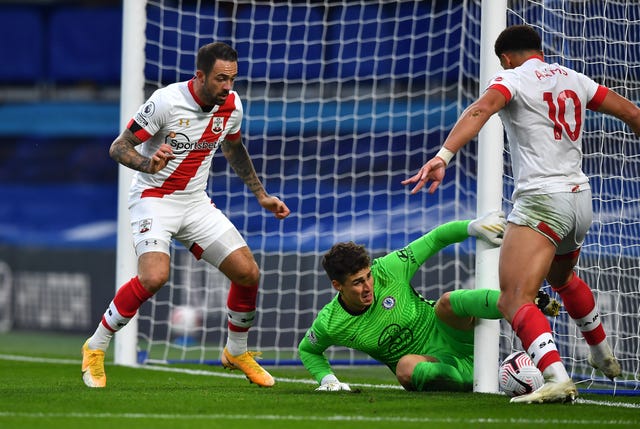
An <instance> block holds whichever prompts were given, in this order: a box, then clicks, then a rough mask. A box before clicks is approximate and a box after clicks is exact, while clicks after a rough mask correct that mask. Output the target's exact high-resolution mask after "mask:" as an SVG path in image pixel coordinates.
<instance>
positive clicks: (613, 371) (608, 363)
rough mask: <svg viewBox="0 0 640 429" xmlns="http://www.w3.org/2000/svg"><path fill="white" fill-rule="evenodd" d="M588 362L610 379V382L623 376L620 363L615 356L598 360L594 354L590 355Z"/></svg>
mask: <svg viewBox="0 0 640 429" xmlns="http://www.w3.org/2000/svg"><path fill="white" fill-rule="evenodd" d="M587 360H588V362H589V365H591V366H592V367H594V368H595V369H599V370H600V371H602V373H603V374H604V375H606V376H607V377H609V379H610V380H613V379H614V378H616V377H617V376H619V375H620V374H622V368H620V363H619V362H618V359H616V357H615V356H614V355H613V354H611V355H609V356H604V357H602V358H601V359H596V358H595V356H594V355H593V354H592V353H589V357H588V358H587Z"/></svg>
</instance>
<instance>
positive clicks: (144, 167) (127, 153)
mask: <svg viewBox="0 0 640 429" xmlns="http://www.w3.org/2000/svg"><path fill="white" fill-rule="evenodd" d="M140 143H141V142H140V141H139V140H138V139H137V138H136V137H135V136H134V135H133V134H132V133H131V131H129V130H125V131H124V132H123V133H122V134H120V135H119V136H118V137H117V138H116V139H115V140H114V142H113V143H111V147H110V148H109V156H111V158H112V159H113V160H114V161H117V162H119V163H120V164H122V165H124V166H126V167H129V168H131V169H133V170H137V171H142V172H148V171H149V165H150V163H151V160H150V159H149V158H147V157H146V156H143V155H141V154H140V153H139V152H138V151H137V150H136V148H135V147H136V145H138V144H140Z"/></svg>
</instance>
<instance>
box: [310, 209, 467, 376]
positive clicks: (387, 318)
mask: <svg viewBox="0 0 640 429" xmlns="http://www.w3.org/2000/svg"><path fill="white" fill-rule="evenodd" d="M469 223H470V221H469V220H465V221H453V222H449V223H446V224H444V225H441V226H438V227H436V228H435V229H433V230H432V231H431V232H429V233H428V234H426V235H423V236H422V237H420V238H418V239H417V240H415V241H413V242H412V243H410V244H409V245H408V246H406V247H405V248H403V249H400V250H396V251H394V252H391V253H389V254H387V255H385V256H383V257H380V258H377V259H374V261H373V262H372V264H371V274H372V276H373V280H374V282H373V291H374V299H373V303H372V304H371V306H370V307H369V308H367V309H366V310H365V311H364V312H362V313H360V314H352V313H350V312H349V311H348V310H347V309H346V308H345V307H344V306H343V304H342V302H341V300H340V296H339V295H336V296H335V297H334V298H333V299H332V300H331V301H330V302H329V303H328V304H327V305H325V306H324V307H323V308H322V310H320V312H319V313H318V316H317V317H316V319H315V320H314V322H313V324H312V326H311V328H309V330H308V331H307V333H306V334H305V336H304V338H303V339H302V341H301V342H300V345H299V348H298V350H299V354H300V359H301V360H302V363H303V364H304V366H305V368H306V369H307V370H308V371H309V372H310V373H311V375H312V376H313V377H314V378H315V379H316V381H318V383H319V382H320V381H321V380H322V378H323V377H324V376H325V375H327V374H331V373H332V371H331V366H330V364H329V361H328V360H327V358H326V357H325V355H324V352H325V350H326V349H327V348H328V347H330V346H344V347H348V348H352V349H356V350H359V351H362V352H364V353H366V354H368V355H369V356H371V357H372V358H374V359H376V360H377V361H379V362H382V363H384V364H386V365H387V366H388V367H389V368H390V369H391V371H393V372H394V373H395V369H396V365H397V363H398V360H400V358H401V357H402V356H404V355H407V354H419V355H425V354H429V352H430V348H432V347H433V346H434V344H433V343H434V342H438V343H439V344H438V345H437V346H436V348H437V349H438V350H442V349H443V347H444V348H446V347H449V348H454V347H455V345H453V344H451V345H449V346H447V344H443V342H442V341H438V340H437V338H434V332H435V331H436V330H437V329H436V325H438V324H440V323H438V321H437V320H436V316H435V310H434V305H435V301H431V300H427V299H425V298H423V297H422V296H421V295H420V294H419V293H418V292H416V290H415V289H414V288H413V287H412V286H411V284H410V281H411V279H412V278H413V276H414V274H415V273H416V271H417V270H418V269H419V268H420V266H421V265H422V264H423V263H424V262H425V261H426V260H427V259H429V258H430V257H431V256H433V255H434V254H436V253H437V252H438V251H440V250H441V249H442V248H444V247H446V246H448V245H450V244H453V243H457V242H460V241H463V240H465V239H466V238H468V237H469V234H468V232H467V226H468V225H469ZM440 325H441V324H440ZM472 335H473V333H472V332H470V333H469V334H468V336H467V337H466V338H467V339H469V338H471V341H473V337H472ZM436 336H437V335H436ZM445 342H446V341H445ZM472 347H473V346H472V343H471V344H469V345H468V347H466V346H465V347H464V350H465V351H464V352H463V353H464V354H466V353H468V352H469V351H470V352H471V358H472V357H473V348H472ZM452 351H453V350H452ZM445 352H446V350H445Z"/></svg>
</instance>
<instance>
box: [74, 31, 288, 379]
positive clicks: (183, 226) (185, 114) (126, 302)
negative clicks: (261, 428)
mask: <svg viewBox="0 0 640 429" xmlns="http://www.w3.org/2000/svg"><path fill="white" fill-rule="evenodd" d="M196 67H197V70H196V72H195V76H194V77H193V78H192V79H190V80H188V81H184V82H179V83H174V84H172V85H169V86H167V87H165V88H161V89H158V90H157V91H155V92H154V93H153V94H152V95H151V97H150V98H149V99H148V100H147V102H146V103H144V104H143V105H142V106H141V107H140V108H139V109H138V111H137V113H136V114H135V115H134V117H133V119H131V120H130V121H129V124H128V125H127V127H126V129H125V130H124V131H123V132H122V133H121V134H120V135H119V136H118V137H117V138H116V139H115V140H114V142H113V143H112V145H111V148H110V150H109V154H110V155H111V157H112V158H113V159H114V160H115V161H117V162H119V163H120V164H122V165H125V166H127V167H129V168H132V169H134V170H136V173H135V175H134V178H133V181H132V184H131V190H130V194H129V210H130V215H131V230H132V233H133V244H134V246H135V251H136V254H137V257H138V273H137V276H135V277H133V278H132V279H131V280H130V281H128V282H127V283H125V284H124V285H122V286H121V287H120V288H119V289H118V291H117V293H116V294H115V297H114V298H113V301H111V303H110V304H109V307H108V308H107V310H106V312H105V313H104V316H103V317H102V320H101V321H100V323H99V324H98V327H97V329H96V331H95V333H94V334H93V335H92V336H91V337H90V338H89V339H88V340H87V341H86V342H85V344H84V345H83V347H82V378H83V380H84V382H85V384H86V385H87V386H89V387H104V386H105V384H106V375H105V372H104V352H105V350H107V347H108V346H109V342H110V340H111V338H112V336H113V334H114V333H115V332H116V331H118V330H119V329H121V328H122V327H123V326H125V325H126V324H127V322H128V321H129V320H130V319H131V318H132V317H133V316H134V315H135V314H136V311H137V310H138V308H139V307H140V306H141V305H142V303H144V302H145V301H146V300H148V299H149V298H150V297H152V296H153V295H154V294H155V293H156V292H158V290H160V288H161V287H162V286H163V285H164V284H165V283H166V282H167V279H168V278H169V271H170V257H169V255H170V253H169V245H170V243H171V240H172V239H175V240H177V241H179V242H180V243H182V244H183V245H184V246H185V247H186V248H187V249H189V250H190V251H191V253H192V254H193V256H194V257H195V258H196V259H202V260H204V261H206V262H208V263H209V264H211V265H214V266H216V267H217V268H219V269H220V271H221V272H222V273H224V274H225V275H226V276H227V277H228V278H229V279H230V280H231V288H230V290H229V295H228V298H227V308H228V335H227V342H226V347H224V350H223V351H222V356H221V361H222V364H223V365H224V366H225V367H226V368H229V369H240V370H241V371H243V372H244V373H245V375H246V376H247V378H249V380H250V381H251V382H253V383H256V384H258V385H259V386H265V387H268V386H272V385H273V384H274V379H273V377H272V376H271V375H270V374H269V373H268V372H267V371H265V370H264V369H263V368H262V367H261V366H260V365H258V364H257V363H256V361H255V359H254V358H253V356H254V355H255V352H251V351H247V336H248V330H249V328H250V327H251V325H252V324H253V320H254V315H255V312H256V296H257V293H258V283H259V280H260V271H259V268H258V265H257V264H256V261H255V259H254V257H253V254H252V252H251V250H250V249H249V247H248V246H247V243H246V242H245V240H244V239H243V237H242V236H241V235H240V233H239V232H238V230H237V229H236V228H235V226H234V225H233V224H232V223H231V222H230V220H229V219H228V218H227V217H226V216H225V215H224V214H223V213H222V212H221V211H220V210H219V209H217V208H216V206H215V204H213V203H212V202H211V200H210V199H209V197H208V196H207V194H206V184H207V180H208V176H209V169H210V166H211V160H212V158H213V155H214V153H215V152H216V150H217V149H218V148H220V149H221V150H222V153H223V155H224V157H225V158H226V159H227V161H228V162H229V164H230V165H231V167H232V168H233V170H234V171H235V173H236V174H237V175H238V177H240V178H241V179H242V181H243V182H244V183H245V185H246V186H247V187H248V188H249V189H250V190H251V192H253V194H254V195H255V197H256V199H257V200H258V203H259V204H260V205H261V206H262V207H263V208H265V209H266V210H269V211H270V212H272V213H273V214H274V215H275V217H276V218H277V219H284V218H286V217H287V216H288V215H289V208H288V207H287V206H286V204H285V203H284V202H282V201H281V200H280V199H279V198H277V197H275V196H271V195H269V194H268V193H267V192H266V191H265V189H264V187H263V185H262V183H261V181H260V179H259V178H258V176H257V174H256V172H255V169H254V167H253V163H252V161H251V158H250V157H249V154H248V153H247V149H246V147H245V146H244V144H243V143H242V139H241V132H240V125H241V122H242V114H243V109H242V103H241V101H240V97H239V96H238V93H236V92H235V91H233V90H232V87H233V83H234V80H235V79H236V76H237V75H238V54H237V52H236V51H235V50H234V49H233V48H231V47H230V46H228V45H226V44H224V43H210V44H207V45H204V46H202V47H201V48H200V49H199V51H198V54H197V58H196ZM138 147H139V149H140V150H137V148H138Z"/></svg>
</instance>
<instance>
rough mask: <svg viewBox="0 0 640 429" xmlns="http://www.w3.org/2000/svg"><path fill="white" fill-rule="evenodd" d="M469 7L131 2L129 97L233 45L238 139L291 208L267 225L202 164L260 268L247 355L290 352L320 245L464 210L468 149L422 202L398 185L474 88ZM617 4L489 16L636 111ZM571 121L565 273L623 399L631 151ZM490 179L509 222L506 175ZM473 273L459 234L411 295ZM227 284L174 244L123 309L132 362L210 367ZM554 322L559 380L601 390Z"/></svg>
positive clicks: (469, 181) (360, 358)
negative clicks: (582, 238) (157, 278)
mask: <svg viewBox="0 0 640 429" xmlns="http://www.w3.org/2000/svg"><path fill="white" fill-rule="evenodd" d="M480 3H481V2H480V0H468V1H454V0H439V1H433V2H425V1H395V2H388V1H382V0H381V1H346V0H324V1H312V0H308V1H306V2H297V1H243V0H239V1H235V2H205V1H195V0H193V1H187V0H183V1H179V0H163V1H152V0H150V1H148V2H147V6H146V17H145V22H146V45H145V63H144V64H145V65H144V76H145V90H146V94H145V95H146V96H148V95H150V93H151V91H153V90H154V89H156V88H158V87H161V86H164V85H167V84H169V83H172V82H176V81H180V80H187V79H189V78H191V76H192V75H193V72H194V67H195V65H194V64H195V53H196V52H197V49H198V47H199V46H201V45H202V44H205V43H209V42H211V41H224V42H227V43H229V44H230V45H232V46H233V47H234V48H235V49H236V50H237V51H238V52H239V57H240V58H239V76H238V79H237V80H236V83H235V86H234V89H235V90H236V91H237V92H238V93H239V94H240V97H241V99H242V101H243V104H244V110H245V117H244V122H243V138H244V142H245V144H246V146H247V149H248V151H249V153H250V155H251V157H252V159H253V161H254V164H255V167H256V170H257V172H258V174H259V176H260V177H261V179H262V181H263V183H264V185H265V187H266V189H267V191H268V192H269V193H271V194H273V195H277V196H279V197H280V198H281V199H282V200H283V201H285V202H286V203H287V205H288V206H289V208H290V209H291V215H290V216H289V217H288V218H287V219H285V220H283V221H278V220H276V219H274V218H273V216H272V215H271V214H270V213H268V212H266V211H264V210H263V209H262V208H261V207H260V206H259V205H258V204H257V202H256V201H255V198H254V197H253V195H252V194H251V193H250V192H249V191H248V190H247V189H246V188H245V186H244V185H243V183H242V182H241V181H240V179H238V178H237V177H236V176H235V175H234V174H233V172H232V171H231V170H230V168H229V166H228V164H227V163H226V161H225V160H224V158H223V157H222V155H221V154H217V155H216V157H215V158H214V162H213V167H212V171H211V178H210V189H209V191H210V195H211V198H212V200H213V202H214V203H215V204H216V205H217V206H218V207H219V208H220V209H221V210H222V211H223V212H224V213H226V214H227V216H229V218H230V219H231V221H232V222H233V223H234V224H235V225H236V226H237V228H238V229H239V230H240V232H241V233H242V234H243V236H244V237H245V239H246V240H247V242H248V244H249V246H250V248H251V249H252V251H253V252H254V254H255V257H256V260H257V262H258V264H259V266H260V268H261V273H262V278H261V284H260V291H259V295H258V314H257V318H256V322H255V324H254V326H253V328H252V329H251V331H250V334H249V344H250V348H251V349H256V350H260V351H261V352H263V357H264V358H265V359H264V360H263V362H265V363H274V364H281V365H282V364H288V363H297V362H298V357H297V345H298V342H299V341H300V340H301V338H302V337H303V335H304V333H305V331H306V329H307V328H308V327H309V326H310V325H311V322H312V321H313V318H314V316H315V315H316V314H317V312H318V311H319V309H320V308H321V307H322V306H323V305H324V304H326V303H327V302H328V301H329V300H330V299H331V298H332V297H333V289H332V287H331V285H330V282H329V281H328V279H327V278H326V275H325V274H324V272H323V270H322V267H321V264H320V259H321V256H322V254H323V253H324V252H325V251H326V250H328V249H329V248H330V247H331V245H333V244H334V243H335V242H338V241H349V240H353V241H355V242H357V243H361V244H364V245H365V246H366V247H367V248H368V249H369V251H370V253H371V254H372V256H374V257H375V256H378V255H381V254H384V253H387V252H389V251H391V250H394V249H397V248H401V247H403V246H405V245H406V244H407V243H409V242H410V241H411V240H413V239H415V238H417V237H419V236H420V235H422V234H424V233H426V232H428V231H429V230H430V229H432V228H433V227H435V226H437V225H439V224H441V223H444V222H447V221H451V220H456V219H466V218H472V217H475V216H476V205H477V200H476V183H477V180H476V179H477V177H476V171H477V155H476V154H477V144H476V142H475V141H474V142H472V143H470V144H469V145H467V147H465V149H464V150H463V151H462V152H461V153H460V154H459V155H457V156H456V159H455V162H453V163H452V165H451V166H450V167H449V169H448V171H447V179H446V180H445V182H444V183H443V184H442V185H441V186H440V188H439V190H438V192H436V193H435V194H433V195H431V194H428V193H427V192H420V193H418V194H416V195H410V194H409V189H407V188H406V187H403V186H402V185H401V184H400V182H401V181H402V180H404V179H405V178H407V177H409V176H410V175H412V174H414V173H415V172H416V171H417V170H418V169H419V168H420V166H421V165H422V164H423V163H424V162H425V161H426V160H427V159H428V158H429V157H431V156H432V155H433V154H434V153H435V152H436V151H437V150H438V149H439V147H440V145H441V143H442V141H443V140H444V139H445V137H446V135H447V133H448V131H449V130H450V129H451V127H452V125H453V123H454V122H455V120H456V119H457V117H458V115H459V114H460V113H461V112H462V110H464V108H465V107H466V106H467V105H468V104H469V103H470V102H471V101H472V100H474V99H475V98H476V97H477V96H478V94H479V90H480V88H481V86H482V85H481V83H480V82H479V69H480V65H479V57H480V33H481V28H480V10H481V4H480ZM632 3H633V2H631V1H626V2H625V1H613V0H607V1H601V2H576V1H544V2H541V1H525V0H522V1H510V2H508V10H507V11H505V13H506V14H507V22H508V23H509V24H512V23H522V22H526V23H530V24H532V25H535V26H536V27H537V28H538V29H539V30H540V31H541V32H542V34H543V35H544V49H545V51H546V52H547V55H548V57H549V58H550V59H551V60H552V61H558V62H560V63H564V64H567V65H569V66H571V67H574V68H577V69H578V70H579V71H584V72H586V73H588V74H590V75H592V76H593V77H594V79H596V80H598V81H599V82H601V83H603V84H605V85H607V86H609V87H611V88H613V89H615V90H617V91H619V92H621V93H622V94H624V95H626V96H628V97H629V98H631V99H632V100H636V101H637V100H638V99H639V98H640V97H639V95H640V94H638V90H639V88H640V84H639V81H640V55H639V52H640V16H638V8H637V7H636V6H633V5H632ZM125 44H126V41H125ZM125 79H126V77H125ZM586 128H587V129H588V133H587V134H586V136H585V153H586V160H585V169H586V170H587V172H588V173H589V174H590V176H591V177H592V185H593V187H594V196H595V203H594V204H595V207H594V208H595V213H596V214H595V216H596V218H595V222H594V225H593V228H592V230H591V233H590V234H589V237H588V241H587V243H586V245H585V248H584V251H583V254H582V258H581V260H580V266H579V269H580V273H581V276H582V277H583V278H585V280H587V281H588V282H589V283H590V285H591V286H592V288H593V289H594V290H595V291H596V294H597V299H598V302H599V305H600V310H601V313H602V316H603V321H604V324H605V327H606V328H607V330H608V333H609V338H610V339H611V342H612V345H613V347H614V350H615V352H616V355H617V356H618V358H619V359H620V360H621V363H622V365H623V368H624V371H625V375H626V377H627V378H628V379H629V382H630V383H634V384H632V385H633V386H634V387H633V388H634V389H636V388H637V387H635V386H636V385H635V383H637V381H638V377H639V376H640V375H639V374H638V371H639V365H638V355H639V344H638V338H639V337H638V334H639V330H640V328H639V325H640V322H639V321H638V307H639V305H640V302H639V301H640V292H639V291H638V276H639V274H640V273H639V272H638V268H637V266H636V265H637V264H636V262H635V261H636V260H637V257H638V253H639V249H640V243H639V242H638V238H637V237H639V236H640V234H639V233H638V213H637V210H638V196H639V195H640V191H639V189H638V182H637V177H638V171H637V158H636V156H635V155H636V146H637V143H638V142H637V139H636V138H635V137H633V135H632V134H631V133H630V132H629V130H627V129H625V128H624V126H623V125H622V124H621V123H619V122H617V121H615V120H610V119H607V118H603V117H602V116H601V115H592V116H589V118H588V126H587V127H586ZM505 159H506V160H508V154H505ZM505 165H508V163H505ZM496 167H497V168H500V165H499V164H498V163H497V164H496ZM505 172H506V175H505V180H504V189H503V190H502V192H503V194H504V195H505V196H506V198H505V199H504V208H505V210H506V211H509V209H510V203H509V201H508V196H510V194H511V191H510V187H511V184H512V181H511V180H510V178H509V176H508V174H509V171H508V168H506V169H505ZM474 269H475V243H474V242H473V240H468V241H467V242H464V243H461V244H458V245H452V246H450V247H448V248H446V249H444V250H443V251H442V252H440V253H439V254H437V255H435V256H434V257H433V258H431V259H430V260H429V261H427V263H426V264H425V266H424V267H423V269H421V270H420V271H419V272H418V273H417V275H416V277H415V278H414V281H413V286H414V287H415V288H416V290H418V291H419V292H420V293H422V294H423V296H425V297H426V298H429V299H436V298H437V297H438V296H440V295H441V294H442V293H443V292H445V291H448V290H453V289H457V288H465V287H473V285H474ZM228 287H229V283H228V280H227V279H226V278H225V277H224V276H223V275H222V274H221V273H220V272H218V271H217V270H215V269H214V268H212V267H210V266H208V265H207V264H205V263H202V262H198V261H196V260H195V259H193V257H192V256H191V255H190V254H189V253H188V252H187V251H186V250H185V249H183V248H181V247H180V245H179V244H176V245H175V246H172V273H171V278H170V281H169V284H167V285H166V286H165V287H164V288H163V289H162V290H161V291H160V292H159V293H158V294H157V295H156V296H155V297H154V298H153V299H152V300H151V301H150V302H149V303H146V304H145V305H143V307H142V308H141V309H140V312H139V317H138V338H137V347H138V350H139V360H140V362H150V363H153V362H174V361H187V362H203V363H217V362H218V361H219V356H220V352H221V350H222V348H223V346H224V342H225V340H226V331H227V328H226V326H227V319H226V297H227V291H228ZM495 287H496V288H497V285H495ZM553 323H554V329H555V332H556V336H557V340H558V343H559V345H560V350H561V353H562V356H563V358H564V359H565V361H566V363H567V365H568V368H569V370H570V371H571V373H572V375H573V376H574V377H575V378H576V379H578V380H588V381H589V383H594V382H599V381H600V380H599V376H600V375H599V374H597V373H595V372H593V371H591V369H590V368H589V367H588V365H587V363H586V349H585V345H584V340H582V338H581V336H580V334H579V332H578V331H577V330H576V328H575V326H574V325H573V324H572V323H571V322H570V321H569V320H568V318H567V317H566V314H564V313H562V314H561V315H560V316H559V317H558V318H556V319H555V320H554V321H553ZM501 331H502V334H501V341H500V347H501V352H500V354H501V357H505V356H506V355H507V354H508V353H510V352H511V351H512V349H519V348H520V346H519V344H518V343H517V338H515V337H514V336H513V334H512V332H511V328H510V327H509V326H507V325H506V324H505V325H502V326H501ZM328 357H329V359H331V360H332V361H334V362H348V363H372V361H371V360H370V358H368V357H367V356H364V355H361V354H359V353H357V352H354V351H351V350H348V349H342V348H331V349H329V350H328Z"/></svg>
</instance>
